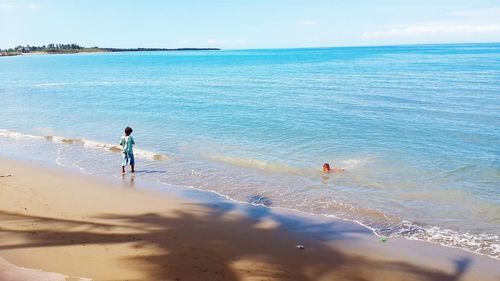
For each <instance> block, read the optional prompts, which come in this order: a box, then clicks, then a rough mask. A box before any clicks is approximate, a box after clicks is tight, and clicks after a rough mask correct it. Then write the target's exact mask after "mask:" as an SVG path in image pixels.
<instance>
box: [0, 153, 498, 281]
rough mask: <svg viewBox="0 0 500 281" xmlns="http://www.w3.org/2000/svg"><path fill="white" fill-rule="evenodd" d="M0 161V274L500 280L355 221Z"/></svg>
mask: <svg viewBox="0 0 500 281" xmlns="http://www.w3.org/2000/svg"><path fill="white" fill-rule="evenodd" d="M0 160H1V161H0V176H2V175H8V174H12V176H8V177H0V257H1V258H0V280H9V281H10V280H64V279H65V278H66V279H67V280H89V279H91V280H229V281H232V280H389V281H390V280H435V281H437V280H440V281H441V280H444V281H446V280H450V281H451V280H471V281H472V280H497V281H498V280H500V266H499V265H500V262H499V261H497V260H494V259H491V258H488V257H484V256H480V255H476V254H472V253H468V252H465V251H463V250H459V249H452V248H446V247H442V246H439V245H435V244H430V243H425V242H419V241H408V240H405V239H388V240H387V241H386V242H381V241H380V240H379V238H378V237H376V236H375V235H373V234H372V233H371V232H370V231H369V230H368V229H366V228H364V227H361V226H359V225H357V224H354V223H351V222H346V221H341V220H336V219H331V218H321V217H318V216H310V215H305V214H300V213H298V212H294V211H286V210H280V209H274V208H273V209H270V208H265V207H259V206H252V205H248V204H241V203H235V202H233V201H230V200H226V199H223V198H220V197H218V196H216V195H214V194H211V193H207V192H200V191H196V190H190V189H176V188H172V189H171V190H169V188H167V187H165V188H163V189H164V190H165V191H162V190H161V189H159V188H156V187H148V184H147V183H143V182H140V181H135V182H133V181H132V179H133V177H132V176H131V175H130V174H127V175H126V176H125V177H124V180H123V182H120V181H119V180H111V179H109V180H108V179H101V178H94V177H91V176H89V175H82V174H79V173H78V172H74V171H71V170H67V169H64V168H54V167H39V166H37V165H35V164H34V163H32V162H20V161H13V160H9V159H0ZM297 245H303V246H304V249H297V247H296V246H297ZM34 276H37V277H36V279H34Z"/></svg>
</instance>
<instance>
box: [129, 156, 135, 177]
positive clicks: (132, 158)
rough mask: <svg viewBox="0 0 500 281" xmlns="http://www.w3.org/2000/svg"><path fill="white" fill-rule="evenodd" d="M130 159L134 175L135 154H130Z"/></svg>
mask: <svg viewBox="0 0 500 281" xmlns="http://www.w3.org/2000/svg"><path fill="white" fill-rule="evenodd" d="M129 159H130V168H131V169H132V173H135V160H134V154H133V153H130V154H129Z"/></svg>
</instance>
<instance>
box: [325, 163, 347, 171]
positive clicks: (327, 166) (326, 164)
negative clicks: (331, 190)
mask: <svg viewBox="0 0 500 281" xmlns="http://www.w3.org/2000/svg"><path fill="white" fill-rule="evenodd" d="M344 171H345V169H342V168H333V169H332V168H330V164H328V163H325V164H323V173H340V172H344Z"/></svg>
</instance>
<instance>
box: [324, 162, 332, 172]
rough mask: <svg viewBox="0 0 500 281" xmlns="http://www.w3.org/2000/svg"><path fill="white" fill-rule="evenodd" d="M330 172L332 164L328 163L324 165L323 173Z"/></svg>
mask: <svg viewBox="0 0 500 281" xmlns="http://www.w3.org/2000/svg"><path fill="white" fill-rule="evenodd" d="M330 171H331V169H330V164H328V163H325V164H323V172H325V173H328V172H330Z"/></svg>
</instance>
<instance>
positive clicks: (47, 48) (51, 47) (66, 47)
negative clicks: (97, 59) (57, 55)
mask: <svg viewBox="0 0 500 281" xmlns="http://www.w3.org/2000/svg"><path fill="white" fill-rule="evenodd" d="M95 48H97V47H95ZM83 49H85V47H83V46H80V45H78V44H74V43H73V44H54V43H52V44H47V45H43V46H30V45H26V46H22V45H19V46H16V47H14V48H10V49H5V50H0V51H2V52H19V53H30V52H49V53H50V52H64V51H77V50H83Z"/></svg>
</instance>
